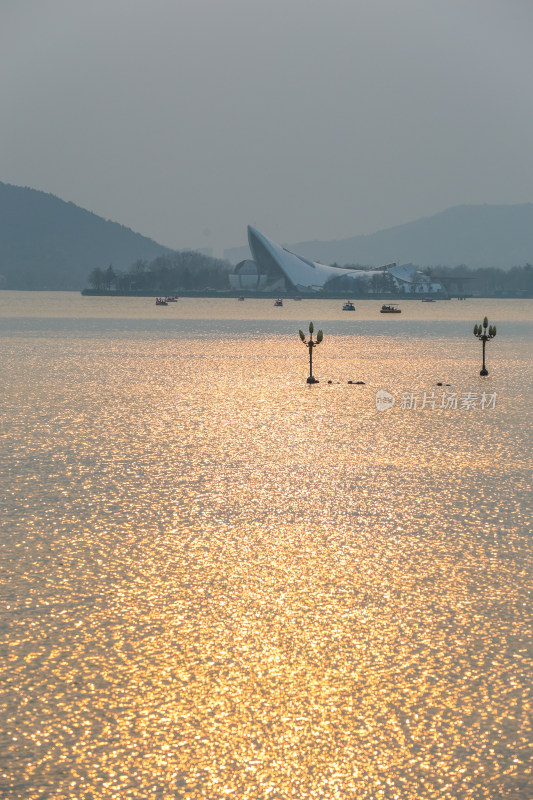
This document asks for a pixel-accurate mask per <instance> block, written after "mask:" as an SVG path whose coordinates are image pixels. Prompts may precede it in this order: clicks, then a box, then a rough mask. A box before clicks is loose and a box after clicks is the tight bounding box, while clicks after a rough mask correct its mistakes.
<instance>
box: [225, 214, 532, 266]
mask: <svg viewBox="0 0 533 800" xmlns="http://www.w3.org/2000/svg"><path fill="white" fill-rule="evenodd" d="M264 233H265V234H266V235H267V236H268V235H269V232H268V231H264ZM285 246H286V247H287V249H288V250H292V251H293V252H294V253H296V254H297V255H300V256H304V257H305V258H309V259H312V260H313V261H320V262H322V263H325V264H333V263H337V264H361V265H364V266H375V265H378V264H390V263H391V262H393V261H395V262H396V263H398V264H403V263H405V262H409V261H411V262H413V263H414V264H417V265H418V266H420V267H426V266H437V265H444V266H450V267H454V266H457V265H459V264H466V265H468V266H470V267H501V268H503V269H506V268H508V267H513V266H520V265H523V264H526V263H533V204H532V203H525V204H522V205H509V206H489V205H482V206H455V207H454V208H449V209H448V210H447V211H442V212H440V213H439V214H435V215H434V216H432V217H424V218H423V219H419V220H417V221H416V222H407V223H406V224H405V225H397V226H396V227H394V228H387V229H385V230H382V231H378V232H377V233H373V234H371V235H369V236H354V237H352V238H351V239H342V240H340V241H333V242H321V241H314V242H298V243H296V244H290V245H285ZM224 256H225V258H226V259H227V260H228V261H231V262H232V263H234V264H236V263H238V262H239V261H242V260H243V259H244V258H250V251H249V250H248V248H247V247H237V248H233V249H232V250H226V251H225V253H224Z"/></svg>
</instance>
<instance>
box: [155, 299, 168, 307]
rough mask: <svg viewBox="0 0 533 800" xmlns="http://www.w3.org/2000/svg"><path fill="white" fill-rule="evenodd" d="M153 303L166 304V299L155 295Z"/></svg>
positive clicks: (157, 304)
mask: <svg viewBox="0 0 533 800" xmlns="http://www.w3.org/2000/svg"><path fill="white" fill-rule="evenodd" d="M155 304H156V306H168V303H167V301H166V300H165V299H164V298H163V297H156V298H155Z"/></svg>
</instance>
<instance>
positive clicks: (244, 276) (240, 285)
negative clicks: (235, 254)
mask: <svg viewBox="0 0 533 800" xmlns="http://www.w3.org/2000/svg"><path fill="white" fill-rule="evenodd" d="M229 282H230V286H231V288H232V289H237V290H238V291H240V290H241V289H242V290H243V291H249V292H258V291H259V292H260V291H261V290H262V289H264V288H265V286H266V284H267V275H266V274H264V273H263V274H261V273H260V270H259V266H258V264H257V263H256V262H255V261H252V260H251V259H246V261H241V262H240V263H239V264H237V266H236V267H235V269H234V270H233V272H230V274H229Z"/></svg>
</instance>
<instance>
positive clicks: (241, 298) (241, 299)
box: [237, 294, 244, 302]
mask: <svg viewBox="0 0 533 800" xmlns="http://www.w3.org/2000/svg"><path fill="white" fill-rule="evenodd" d="M237 300H240V301H241V302H242V301H243V300H244V297H243V296H242V294H241V296H240V297H238V298H237Z"/></svg>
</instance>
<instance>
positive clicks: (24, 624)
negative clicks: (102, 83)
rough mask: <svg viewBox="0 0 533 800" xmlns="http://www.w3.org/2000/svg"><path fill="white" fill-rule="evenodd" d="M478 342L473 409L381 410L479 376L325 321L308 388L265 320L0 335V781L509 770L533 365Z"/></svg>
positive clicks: (496, 790)
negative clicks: (166, 334)
mask: <svg viewBox="0 0 533 800" xmlns="http://www.w3.org/2000/svg"><path fill="white" fill-rule="evenodd" d="M499 346H500V350H499V351H498V354H499V355H498V358H499V361H498V369H497V370H494V371H493V374H492V375H491V378H490V381H491V383H490V387H491V391H496V392H497V393H498V403H497V406H496V408H495V409H494V410H492V411H491V410H485V411H483V412H482V411H481V410H477V411H470V412H468V411H459V410H456V411H454V410H448V411H445V410H440V409H435V410H430V409H429V410H424V411H408V410H402V409H401V408H399V407H398V405H396V406H395V408H393V409H392V410H390V411H388V412H384V413H381V412H379V411H377V410H376V406H375V402H374V397H375V393H376V391H377V390H378V389H380V388H384V389H387V390H389V391H392V392H393V393H395V394H396V395H397V396H398V397H399V396H400V395H401V393H402V392H403V391H418V392H423V391H428V392H429V391H432V390H434V389H435V378H436V377H437V378H443V379H445V380H450V381H451V382H452V384H453V386H454V387H455V389H456V390H458V391H459V392H463V391H480V386H481V383H480V379H479V378H478V377H477V373H476V371H475V369H472V359H471V353H470V352H465V348H464V345H463V343H462V342H461V341H459V340H457V341H454V340H452V341H451V343H448V344H447V346H446V348H445V352H443V343H442V342H441V341H440V340H438V339H436V340H430V341H427V340H423V339H420V340H413V339H410V340H408V341H406V342H405V343H404V344H403V346H402V348H401V351H400V352H398V350H396V351H394V352H392V351H391V350H390V344H389V343H387V341H386V340H384V339H372V338H370V337H368V338H367V339H364V340H363V338H360V339H358V340H357V341H355V342H354V338H353V337H343V336H336V337H330V339H329V341H328V339H327V338H326V339H325V341H324V343H323V345H321V348H320V350H319V352H318V355H317V372H318V374H320V377H322V378H323V380H322V382H321V383H320V385H318V386H316V387H307V386H306V385H305V374H306V373H305V369H306V363H305V353H304V352H303V349H302V350H301V349H300V348H299V346H298V342H297V340H296V338H295V339H294V340H293V339H291V338H290V337H285V336H277V337H270V339H269V344H268V350H265V343H264V338H263V337H233V338H231V337H230V338H228V339H226V340H223V341H210V340H206V339H205V338H202V339H194V338H191V339H186V338H184V339H180V340H179V341H178V342H176V341H175V340H173V341H170V340H165V339H164V338H162V339H161V340H158V341H154V339H153V338H151V339H149V340H146V339H143V337H142V336H130V337H122V338H121V339H120V340H116V339H113V338H110V339H109V340H103V339H101V338H99V339H98V340H94V341H91V340H87V339H84V340H83V341H81V340H78V339H76V337H73V338H72V339H71V340H69V341H62V342H61V346H60V347H58V342H57V339H54V338H50V339H46V338H44V339H42V340H40V341H36V340H30V339H26V338H24V337H23V336H21V337H20V338H19V339H15V340H13V341H11V342H10V346H9V347H4V348H3V349H2V352H1V354H0V357H1V359H2V363H3V365H4V366H6V372H5V374H8V375H9V380H8V381H7V383H6V387H5V393H4V402H3V405H4V411H3V417H2V426H3V427H2V438H3V445H4V447H3V454H4V455H3V456H2V466H4V467H6V470H9V481H8V482H7V483H6V487H5V488H6V492H5V501H4V502H3V508H2V512H3V517H4V522H5V525H4V529H5V533H4V535H3V538H2V555H3V559H2V560H3V563H4V564H5V567H6V578H7V580H6V583H5V586H6V588H5V591H4V602H5V606H4V608H5V615H4V623H3V631H4V637H3V638H4V640H5V641H6V642H7V648H6V650H5V658H6V666H7V669H6V671H5V673H4V675H5V679H4V701H3V705H2V711H1V714H2V721H3V726H2V729H3V730H4V733H3V734H2V739H1V740H0V743H1V748H0V750H1V751H2V756H1V759H2V762H1V763H2V770H1V773H2V777H1V779H0V786H2V787H3V789H4V791H5V792H6V797H9V798H14V799H15V798H16V799H17V800H19V799H20V800H22V798H24V800H28V799H31V800H33V798H44V797H46V798H58V799H59V798H65V799H66V798H73V797H75V798H80V799H81V798H83V799H84V800H89V799H90V798H92V799H93V800H96V799H97V798H102V800H103V798H152V797H162V798H191V799H192V800H200V799H201V800H205V799H206V798H207V799H208V800H222V799H223V798H224V799H226V798H238V799H239V800H241V799H242V800H257V799H258V798H270V799H273V798H283V799H284V798H295V799H296V798H297V799H298V800H304V799H306V798H328V800H329V798H343V799H344V798H354V799H356V798H361V799H366V800H370V799H371V798H376V800H377V799H379V800H381V798H386V799H388V798H400V799H401V800H405V799H408V800H411V798H412V800H419V798H435V799H436V798H439V800H440V798H446V799H448V798H449V800H456V799H457V798H465V799H466V798H468V799H469V800H470V799H471V800H482V799H483V798H487V800H489V798H490V800H493V798H496V797H498V798H500V797H501V798H513V799H514V798H520V799H522V798H523V799H524V800H525V799H526V798H529V797H531V795H532V789H533V784H532V777H531V741H532V737H531V706H530V703H529V687H530V684H531V630H532V627H531V621H532V619H531V617H532V615H531V603H530V594H529V589H530V586H531V566H532V551H531V539H530V516H529V514H530V498H531V494H530V493H531V474H530V463H529V462H530V449H528V448H530V446H531V438H530V437H531V434H530V427H529V425H528V423H527V417H528V412H529V410H530V403H531V396H528V395H527V393H526V391H525V390H524V386H527V385H529V386H531V380H530V378H531V374H530V372H531V365H530V364H529V363H528V361H527V348H526V345H525V344H523V343H520V342H518V343H517V342H514V343H513V344H512V346H511V344H510V343H508V344H507V345H506V344H505V343H504V342H503V341H502V343H501V344H500V345H499ZM506 347H507V350H506ZM435 363H438V364H439V370H440V373H439V375H435V374H434V364H435ZM528 370H529V372H528ZM327 377H329V378H330V379H331V380H333V381H334V383H333V384H331V385H328V384H327V383H326V382H325V380H324V378H327ZM348 378H353V379H362V380H365V385H364V386H349V385H347V383H346V380H347V379H348ZM528 380H529V384H528ZM484 385H485V386H486V385H487V384H484ZM6 474H7V472H6Z"/></svg>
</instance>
